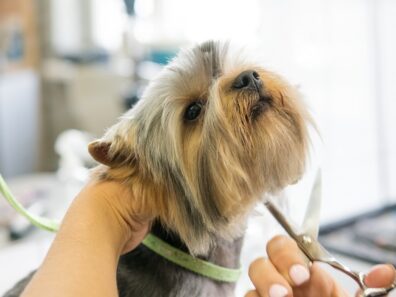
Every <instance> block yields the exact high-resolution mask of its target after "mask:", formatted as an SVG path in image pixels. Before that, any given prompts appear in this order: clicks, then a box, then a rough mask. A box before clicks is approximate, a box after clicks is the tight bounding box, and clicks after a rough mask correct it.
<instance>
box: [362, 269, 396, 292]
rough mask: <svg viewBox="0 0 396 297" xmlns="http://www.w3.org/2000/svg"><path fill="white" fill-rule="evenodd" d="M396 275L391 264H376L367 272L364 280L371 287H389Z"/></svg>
mask: <svg viewBox="0 0 396 297" xmlns="http://www.w3.org/2000/svg"><path fill="white" fill-rule="evenodd" d="M395 277H396V272H395V268H394V267H393V265H390V264H388V265H385V264H381V265H376V266H374V267H373V268H371V270H370V271H369V272H368V274H367V276H366V278H365V279H364V282H365V283H366V285H367V286H368V287H371V288H382V287H389V286H390V285H391V284H392V283H393V282H394V281H395Z"/></svg>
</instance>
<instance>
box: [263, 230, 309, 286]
mask: <svg viewBox="0 0 396 297" xmlns="http://www.w3.org/2000/svg"><path fill="white" fill-rule="evenodd" d="M267 253H268V256H269V258H270V260H271V262H272V263H273V265H274V266H275V267H276V269H277V270H278V271H279V272H280V273H281V274H282V276H283V277H284V278H285V279H286V280H287V281H288V283H289V284H290V285H292V286H293V287H296V286H301V285H302V284H303V283H305V282H307V281H308V280H309V278H310V273H309V270H308V267H307V264H306V263H307V260H306V258H305V256H304V255H303V254H302V252H301V251H300V249H299V248H298V246H297V244H296V242H295V241H294V240H293V239H291V238H289V237H286V236H282V235H278V236H275V237H274V238H273V239H271V241H270V242H269V243H268V244H267Z"/></svg>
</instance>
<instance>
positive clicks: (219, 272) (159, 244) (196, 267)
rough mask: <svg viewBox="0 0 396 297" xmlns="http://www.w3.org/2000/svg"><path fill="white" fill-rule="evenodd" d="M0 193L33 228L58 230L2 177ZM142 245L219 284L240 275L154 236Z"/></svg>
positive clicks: (234, 280) (54, 223)
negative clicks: (25, 203)
mask: <svg viewBox="0 0 396 297" xmlns="http://www.w3.org/2000/svg"><path fill="white" fill-rule="evenodd" d="M0 193H1V194H2V195H3V196H4V198H5V199H6V200H7V202H8V203H9V204H10V205H11V206H12V207H13V208H14V209H15V210H16V211H17V212H18V213H19V214H21V215H22V216H24V217H25V218H26V219H27V220H28V221H29V222H30V223H32V224H33V225H34V226H36V227H38V228H40V229H44V230H47V231H51V232H56V231H58V230H59V225H60V224H59V222H57V221H55V220H50V219H47V218H43V217H40V216H36V215H34V214H32V213H30V212H29V211H28V210H26V209H25V208H24V207H23V205H22V204H20V203H19V202H18V201H17V200H16V199H15V197H14V196H13V195H12V194H11V191H10V189H9V188H8V186H7V184H6V182H5V181H4V179H3V177H2V176H1V175H0ZM142 244H143V245H144V246H146V247H147V248H148V249H150V250H151V251H153V252H154V253H156V254H158V255H160V256H161V257H163V258H165V259H167V260H168V261H170V262H172V263H174V264H176V265H178V266H180V267H183V268H185V269H187V270H189V271H192V272H194V273H196V274H199V275H202V276H204V277H207V278H210V279H213V280H216V281H221V282H231V283H232V282H236V281H237V280H238V278H239V276H240V275H241V269H240V268H239V269H232V268H227V267H223V266H219V265H216V264H213V263H210V262H208V261H205V260H202V259H199V258H196V257H193V256H191V255H190V254H188V253H186V252H183V251H181V250H179V249H177V248H175V247H173V246H171V245H170V244H168V243H166V242H165V241H163V240H162V239H160V238H158V237H157V236H155V235H154V234H151V233H149V234H148V235H147V236H146V237H145V238H144V239H143V241H142Z"/></svg>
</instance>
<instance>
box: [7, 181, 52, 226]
mask: <svg viewBox="0 0 396 297" xmlns="http://www.w3.org/2000/svg"><path fill="white" fill-rule="evenodd" d="M0 193H1V194H2V195H3V196H4V198H5V199H6V200H7V201H8V203H9V204H10V205H11V206H12V207H13V208H14V209H15V210H16V211H17V212H18V213H19V214H21V215H22V216H24V217H25V218H26V219H28V221H29V222H31V223H32V224H33V225H34V226H36V227H38V228H41V229H44V230H47V231H51V232H56V231H58V229H59V223H58V222H57V221H55V220H51V219H47V218H43V217H40V216H36V215H34V214H32V213H29V212H28V211H27V210H26V209H25V208H24V207H23V205H22V204H20V203H19V202H18V201H17V200H16V199H15V197H14V195H12V193H11V190H10V189H9V188H8V186H7V184H6V182H5V180H4V179H3V177H2V176H1V175H0Z"/></svg>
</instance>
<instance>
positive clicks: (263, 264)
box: [249, 258, 292, 297]
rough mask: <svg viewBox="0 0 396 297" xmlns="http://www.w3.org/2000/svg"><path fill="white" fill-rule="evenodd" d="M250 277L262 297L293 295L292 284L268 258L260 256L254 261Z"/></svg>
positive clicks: (250, 268)
mask: <svg viewBox="0 0 396 297" xmlns="http://www.w3.org/2000/svg"><path fill="white" fill-rule="evenodd" d="M249 277H250V279H251V281H252V283H253V285H254V287H255V288H256V291H257V293H258V296H260V297H285V296H289V295H292V289H291V287H290V285H289V284H288V283H287V281H286V280H285V279H284V278H283V277H282V275H281V274H280V273H279V272H278V271H277V270H276V268H275V267H274V265H272V263H271V261H269V260H268V259H264V258H259V259H257V260H255V261H253V263H252V264H250V267H249ZM253 296H254V295H253Z"/></svg>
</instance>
